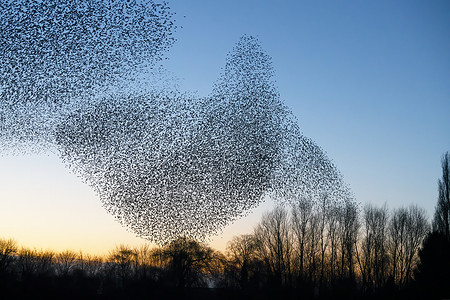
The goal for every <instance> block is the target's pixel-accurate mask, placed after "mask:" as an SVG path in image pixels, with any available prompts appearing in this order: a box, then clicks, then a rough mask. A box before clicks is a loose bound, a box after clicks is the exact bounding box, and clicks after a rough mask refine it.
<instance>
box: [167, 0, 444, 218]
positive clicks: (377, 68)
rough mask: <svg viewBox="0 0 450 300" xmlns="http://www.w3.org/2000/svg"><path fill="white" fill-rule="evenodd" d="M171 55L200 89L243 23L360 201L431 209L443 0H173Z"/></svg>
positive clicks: (287, 98) (439, 137)
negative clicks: (174, 31) (175, 24)
mask: <svg viewBox="0 0 450 300" xmlns="http://www.w3.org/2000/svg"><path fill="white" fill-rule="evenodd" d="M170 4H171V6H172V8H173V10H174V11H175V12H176V13H177V16H176V18H177V21H178V24H179V25H181V26H182V27H183V28H180V29H179V30H178V32H177V34H176V36H177V39H178V41H177V43H176V44H175V46H174V47H173V49H172V51H171V53H170V61H169V63H168V66H169V68H171V69H172V70H173V71H174V72H175V73H176V74H177V75H178V76H179V77H180V78H181V79H182V87H183V88H185V89H187V90H198V93H199V95H207V94H208V93H209V91H210V88H211V85H212V84H213V82H214V80H215V78H217V76H218V74H219V73H220V68H221V67H223V66H224V61H225V57H226V54H227V52H228V51H230V50H231V48H232V47H233V45H234V43H235V42H236V41H237V40H238V38H239V37H240V36H241V35H243V34H249V35H254V36H257V37H258V38H259V40H260V42H261V43H262V46H263V48H264V49H265V51H266V52H267V53H268V54H269V55H270V56H272V59H273V65H274V68H275V71H276V73H275V74H276V78H275V79H276V81H277V86H278V89H279V92H280V95H281V98H282V99H283V101H284V102H285V103H286V104H287V105H288V106H289V107H290V108H291V109H292V111H293V112H294V114H295V115H296V116H297V118H298V120H299V123H300V126H301V128H302V130H303V133H304V134H305V135H307V136H309V137H311V138H312V139H313V140H315V141H316V143H317V144H318V145H320V146H321V147H322V148H323V149H324V150H325V151H326V152H327V153H328V156H329V157H330V158H331V159H332V160H333V161H334V162H335V163H336V165H337V166H338V168H339V169H340V170H341V172H342V174H343V175H344V178H345V180H346V182H347V183H348V184H349V185H350V186H351V188H352V189H353V192H354V193H355V195H356V197H357V200H358V201H360V202H361V203H363V204H364V203H367V202H370V203H375V204H382V203H384V202H386V203H387V204H388V206H389V207H392V208H394V207H398V206H401V205H408V204H410V203H415V204H418V205H420V206H422V207H424V208H425V209H426V210H427V211H428V213H429V215H430V216H431V215H432V213H433V209H434V204H435V202H436V197H437V179H438V177H439V176H440V158H441V155H442V154H443V153H444V152H445V151H447V150H450V54H449V53H450V3H448V2H446V1H433V2H425V1H376V2H375V1H328V2H326V1H323V2H319V1H282V2H281V1H280V2H277V3H275V2H274V1H256V0H255V1H208V2H205V1H172V2H170Z"/></svg>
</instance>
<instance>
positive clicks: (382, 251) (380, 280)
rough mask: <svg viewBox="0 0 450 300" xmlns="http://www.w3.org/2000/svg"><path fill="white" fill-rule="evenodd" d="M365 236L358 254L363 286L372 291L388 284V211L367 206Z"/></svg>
mask: <svg viewBox="0 0 450 300" xmlns="http://www.w3.org/2000/svg"><path fill="white" fill-rule="evenodd" d="M363 222H364V236H363V240H362V241H361V243H360V251H359V252H358V263H359V266H360V271H361V276H362V280H363V285H364V286H365V287H366V288H367V289H368V290H371V289H372V288H379V287H381V286H383V285H384V284H385V283H386V280H387V274H388V273H387V270H388V253H387V245H386V242H387V240H386V239H387V234H386V227H387V224H388V210H387V207H386V206H385V205H384V206H382V207H380V208H376V207H373V206H371V205H367V206H366V207H365V208H364V217H363Z"/></svg>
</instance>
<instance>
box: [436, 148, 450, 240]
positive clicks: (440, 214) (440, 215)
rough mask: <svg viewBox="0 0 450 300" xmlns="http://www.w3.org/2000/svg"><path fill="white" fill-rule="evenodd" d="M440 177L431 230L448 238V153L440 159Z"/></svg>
mask: <svg viewBox="0 0 450 300" xmlns="http://www.w3.org/2000/svg"><path fill="white" fill-rule="evenodd" d="M441 165H442V178H441V179H439V181H438V190H439V196H438V203H437V207H436V210H435V214H434V220H433V230H435V231H436V230H437V231H440V232H443V233H444V234H445V236H446V237H447V239H450V223H449V222H450V153H449V152H446V153H445V154H444V156H443V157H442V160H441Z"/></svg>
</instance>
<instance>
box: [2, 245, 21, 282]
mask: <svg viewBox="0 0 450 300" xmlns="http://www.w3.org/2000/svg"><path fill="white" fill-rule="evenodd" d="M16 252H17V243H16V241H15V240H13V239H8V240H6V239H0V275H1V274H2V273H4V272H6V270H7V268H8V267H9V265H10V264H11V262H12V261H13V260H14V256H13V255H14V254H16Z"/></svg>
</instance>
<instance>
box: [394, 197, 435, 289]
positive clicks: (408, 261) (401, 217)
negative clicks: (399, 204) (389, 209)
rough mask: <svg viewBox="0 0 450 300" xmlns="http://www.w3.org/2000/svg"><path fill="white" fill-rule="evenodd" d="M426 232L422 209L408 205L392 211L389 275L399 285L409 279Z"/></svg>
mask: <svg viewBox="0 0 450 300" xmlns="http://www.w3.org/2000/svg"><path fill="white" fill-rule="evenodd" d="M428 232H429V224H428V221H427V218H426V215H425V211H424V210H423V209H420V208H418V207H417V206H410V207H408V208H399V209H397V210H396V211H394V214H393V216H392V218H391V222H390V224H389V252H390V256H391V261H392V262H391V270H392V271H391V276H392V278H393V279H394V280H395V282H396V283H397V284H398V285H399V286H400V287H402V286H404V285H405V284H406V283H407V282H408V281H409V280H410V279H411V277H412V270H413V268H414V267H415V264H416V263H417V252H418V250H419V246H420V245H421V243H422V241H423V239H424V238H425V236H426V235H427V233H428Z"/></svg>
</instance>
